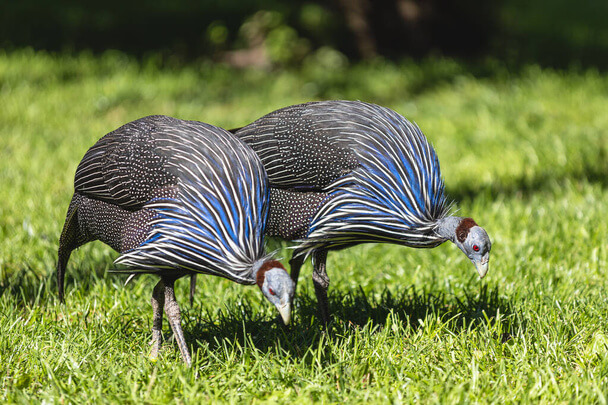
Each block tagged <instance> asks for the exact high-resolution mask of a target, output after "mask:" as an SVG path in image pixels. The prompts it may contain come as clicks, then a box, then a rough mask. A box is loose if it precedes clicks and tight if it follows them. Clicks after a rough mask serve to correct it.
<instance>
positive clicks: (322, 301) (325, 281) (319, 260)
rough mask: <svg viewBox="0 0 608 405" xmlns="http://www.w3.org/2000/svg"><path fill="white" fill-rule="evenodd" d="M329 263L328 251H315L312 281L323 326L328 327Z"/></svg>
mask: <svg viewBox="0 0 608 405" xmlns="http://www.w3.org/2000/svg"><path fill="white" fill-rule="evenodd" d="M326 261H327V251H325V250H322V251H315V252H314V253H313V255H312V266H313V272H312V281H313V284H314V286H315V294H316V295H317V306H318V308H319V315H320V316H321V320H322V321H323V324H324V325H325V326H327V324H329V320H330V312H329V301H328V300H327V288H328V287H329V277H328V276H327V271H326V266H325V263H326Z"/></svg>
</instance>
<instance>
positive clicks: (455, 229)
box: [437, 217, 492, 278]
mask: <svg viewBox="0 0 608 405" xmlns="http://www.w3.org/2000/svg"><path fill="white" fill-rule="evenodd" d="M437 233H438V234H439V235H441V236H442V237H444V238H445V239H449V240H451V241H452V242H454V244H455V245H456V246H458V247H459V248H460V250H462V251H463V252H464V254H465V255H466V256H467V257H468V258H469V259H470V260H471V261H472V262H473V264H474V265H475V268H476V269H477V273H479V277H480V278H483V277H484V276H485V275H486V274H487V273H488V266H489V262H490V250H491V249H492V242H491V241H490V237H489V236H488V233H487V232H486V231H485V229H483V228H482V227H480V226H479V225H477V224H476V223H475V221H474V220H473V219H472V218H460V217H447V218H444V219H442V220H440V221H439V224H438V227H437Z"/></svg>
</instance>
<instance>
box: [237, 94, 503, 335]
mask: <svg viewBox="0 0 608 405" xmlns="http://www.w3.org/2000/svg"><path fill="white" fill-rule="evenodd" d="M233 132H234V133H236V135H237V136H238V137H239V138H240V139H242V140H243V141H245V142H246V143H247V144H248V145H249V146H251V147H252V148H253V149H254V150H255V151H256V153H257V154H258V156H259V157H260V158H261V160H262V163H263V164H264V167H265V168H266V172H267V173H268V177H269V180H270V186H271V190H270V207H271V208H270V216H269V220H268V225H267V229H266V232H267V234H268V235H271V236H279V237H282V238H284V239H288V240H298V241H299V243H298V244H297V246H296V248H295V251H294V253H293V256H292V259H291V261H290V264H291V275H292V278H293V280H294V281H295V282H297V279H298V274H299V271H300V266H301V265H302V262H303V261H304V259H305V258H306V257H307V256H308V255H312V262H313V268H314V271H313V281H314V286H315V292H316V295H317V299H318V305H319V311H320V315H321V318H322V320H323V321H324V322H325V323H327V322H328V321H329V316H330V314H329V307H328V302H327V288H328V286H329V278H328V276H327V273H326V268H325V262H326V258H327V251H328V250H334V249H342V248H346V247H349V246H353V245H356V244H359V243H364V242H387V243H397V244H401V245H406V246H411V247H416V248H432V247H435V246H437V245H439V244H441V243H443V242H445V241H447V240H450V241H452V242H454V243H455V244H456V246H458V247H459V248H460V249H461V250H462V251H463V252H464V254H465V255H467V257H469V259H470V260H471V261H472V262H473V263H474V264H475V266H476V268H477V271H478V272H479V275H480V277H484V276H485V274H486V272H487V271H488V261H489V254H490V248H491V243H490V239H489V237H488V235H487V233H486V231H485V230H484V229H483V228H481V227H479V226H478V225H477V224H476V223H475V221H473V220H472V219H471V218H460V217H454V216H449V204H448V201H447V199H446V197H445V195H444V184H443V179H442V177H441V173H440V170H439V161H438V159H437V156H436V154H435V151H434V150H433V148H432V146H431V145H430V144H429V142H428V141H427V139H426V138H425V136H424V135H423V134H422V132H421V131H420V129H419V128H418V126H416V125H413V124H411V123H410V122H409V121H407V120H406V119H405V118H404V117H402V116H401V115H399V114H397V113H396V112H394V111H392V110H390V109H388V108H384V107H380V106H378V105H374V104H368V103H363V102H358V101H322V102H311V103H306V104H300V105H294V106H290V107H286V108H282V109H279V110H277V111H274V112H272V113H270V114H268V115H266V116H264V117H262V118H260V119H258V120H257V121H255V122H253V123H252V124H250V125H247V126H246V127H243V128H240V129H237V130H233Z"/></svg>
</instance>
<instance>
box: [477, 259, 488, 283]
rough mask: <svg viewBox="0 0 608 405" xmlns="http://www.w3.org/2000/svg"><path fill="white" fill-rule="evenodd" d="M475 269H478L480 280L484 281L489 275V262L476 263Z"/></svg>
mask: <svg viewBox="0 0 608 405" xmlns="http://www.w3.org/2000/svg"><path fill="white" fill-rule="evenodd" d="M475 268H476V269H477V273H478V274H479V278H480V279H482V278H484V277H485V276H486V274H488V268H489V261H486V262H485V263H481V262H475Z"/></svg>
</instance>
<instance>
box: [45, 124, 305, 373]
mask: <svg viewBox="0 0 608 405" xmlns="http://www.w3.org/2000/svg"><path fill="white" fill-rule="evenodd" d="M74 188H75V192H74V196H73V197H72V201H71V203H70V206H69V209H68V214H67V219H66V222H65V225H64V228H63V232H62V234H61V238H60V242H59V260H58V265H57V281H58V287H59V296H60V298H61V299H63V282H64V274H65V268H66V265H67V262H68V259H69V257H70V253H71V252H72V250H74V249H76V248H77V247H79V246H81V245H83V244H85V243H87V242H90V241H94V240H100V241H102V242H104V243H106V244H108V245H109V246H111V247H112V248H113V249H115V250H117V251H118V252H120V253H121V255H120V256H119V257H118V259H116V261H115V263H117V264H121V265H126V266H127V267H128V269H127V270H121V271H124V272H127V273H132V274H137V273H154V274H158V275H159V276H160V281H159V282H158V284H157V285H156V287H155V288H154V292H153V295H152V308H153V312H154V317H153V327H152V345H153V346H152V352H151V357H153V358H155V357H156V356H157V355H158V351H159V349H160V343H161V329H162V319H163V308H164V310H165V312H166V313H167V317H168V319H169V323H170V325H171V328H172V329H173V333H174V336H175V338H176V341H177V344H178V346H179V349H180V351H181V354H182V357H183V359H184V361H185V362H186V363H188V364H190V363H191V357H190V353H189V350H188V348H187V346H186V342H185V340H184V335H183V332H182V328H181V320H180V319H181V318H180V310H179V306H178V304H177V301H176V300H175V293H174V290H173V286H174V282H175V280H176V279H178V278H180V277H182V276H184V275H189V274H196V273H206V274H211V275H215V276H220V277H225V278H227V279H230V280H232V281H235V282H237V283H240V284H257V285H258V286H259V287H260V289H261V290H262V292H263V293H264V295H265V296H266V297H267V298H268V300H269V301H270V302H272V303H273V304H274V305H275V306H276V307H277V309H278V310H279V312H280V314H281V316H282V318H283V321H284V322H285V323H286V324H287V323H289V320H290V309H291V300H292V297H293V293H294V289H295V285H294V283H293V282H292V281H291V279H290V277H289V275H288V274H287V272H286V270H285V269H284V268H283V266H282V265H281V263H280V262H278V261H275V260H272V259H271V257H270V256H268V255H266V254H265V250H264V249H265V247H264V228H265V224H266V220H267V215H268V179H267V177H266V173H265V171H264V168H263V167H262V164H261V162H260V160H259V158H258V157H257V156H256V154H255V153H254V152H253V151H252V150H251V149H250V148H249V147H247V146H246V145H244V144H243V142H241V141H240V140H239V139H238V138H236V137H235V136H234V135H232V134H230V133H229V132H228V131H225V130H223V129H220V128H217V127H214V126H211V125H208V124H204V123H201V122H196V121H182V120H178V119H175V118H171V117H165V116H150V117H145V118H141V119H139V120H136V121H133V122H130V123H128V124H126V125H124V126H122V127H120V128H118V129H117V130H115V131H113V132H110V133H109V134H107V135H106V136H104V137H103V138H101V139H100V140H99V141H98V142H97V143H96V144H95V145H94V146H93V147H91V148H90V149H89V150H88V152H87V153H86V154H85V156H84V158H83V159H82V161H81V162H80V164H79V166H78V169H77V170H76V176H75V180H74Z"/></svg>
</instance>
